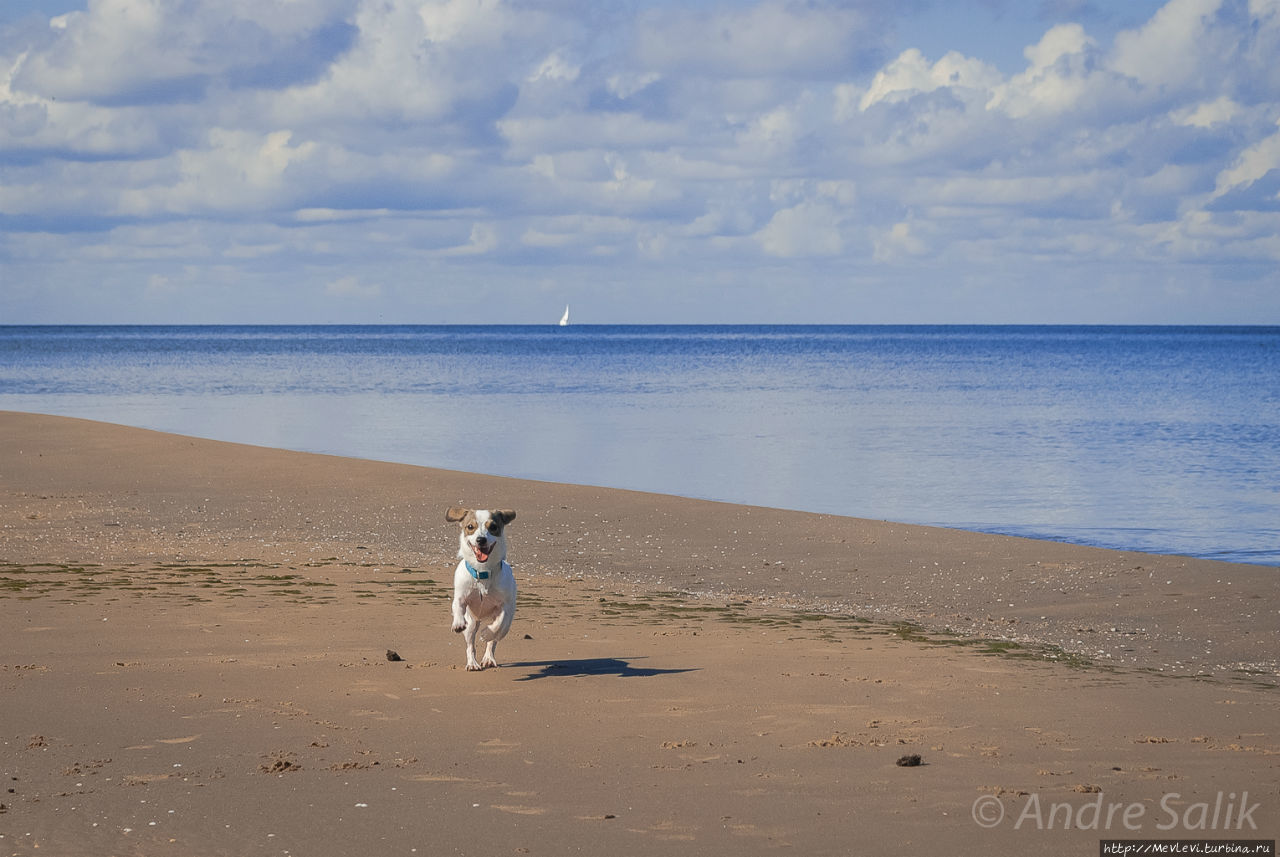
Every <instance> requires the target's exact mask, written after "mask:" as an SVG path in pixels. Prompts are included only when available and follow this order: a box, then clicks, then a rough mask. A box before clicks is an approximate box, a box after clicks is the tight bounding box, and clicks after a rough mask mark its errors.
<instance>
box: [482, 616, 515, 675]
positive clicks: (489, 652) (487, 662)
mask: <svg viewBox="0 0 1280 857" xmlns="http://www.w3.org/2000/svg"><path fill="white" fill-rule="evenodd" d="M512 618H514V617H513V616H512V613H511V611H509V610H503V611H502V612H501V613H499V614H498V618H496V619H494V620H493V621H492V622H490V623H489V624H488V625H486V626H484V628H482V629H481V630H480V639H481V640H483V641H484V642H485V647H484V657H483V658H482V659H481V660H480V666H482V667H496V666H497V665H498V660H497V653H498V641H499V640H501V639H502V638H503V637H505V636H507V631H509V630H510V629H511V620H512Z"/></svg>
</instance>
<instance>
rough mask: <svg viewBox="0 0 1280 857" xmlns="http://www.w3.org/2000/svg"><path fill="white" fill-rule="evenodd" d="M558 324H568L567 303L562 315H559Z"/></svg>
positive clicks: (562, 325)
mask: <svg viewBox="0 0 1280 857" xmlns="http://www.w3.org/2000/svg"><path fill="white" fill-rule="evenodd" d="M560 326H561V327H568V326H569V305H568V304H565V305H564V315H562V316H560Z"/></svg>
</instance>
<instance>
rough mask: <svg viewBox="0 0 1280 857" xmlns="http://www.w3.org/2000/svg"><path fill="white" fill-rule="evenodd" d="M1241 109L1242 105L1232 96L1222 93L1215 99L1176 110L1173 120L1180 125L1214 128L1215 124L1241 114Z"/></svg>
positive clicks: (1228, 120)
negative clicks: (1232, 98) (1233, 99)
mask: <svg viewBox="0 0 1280 857" xmlns="http://www.w3.org/2000/svg"><path fill="white" fill-rule="evenodd" d="M1240 110H1241V108H1240V105H1239V104H1236V103H1235V102H1234V101H1232V100H1231V97H1230V96H1227V95H1222V96H1219V97H1218V98H1215V99H1214V100H1213V101H1205V102H1203V103H1201V104H1196V105H1194V106H1192V107H1184V108H1182V109H1180V110H1176V111H1174V113H1173V121H1175V122H1177V123H1178V124H1179V125H1192V126H1195V127H1196V128H1212V127H1213V126H1214V125H1219V124H1222V123H1224V122H1230V121H1231V120H1232V119H1234V118H1235V117H1236V116H1238V115H1239V114H1240Z"/></svg>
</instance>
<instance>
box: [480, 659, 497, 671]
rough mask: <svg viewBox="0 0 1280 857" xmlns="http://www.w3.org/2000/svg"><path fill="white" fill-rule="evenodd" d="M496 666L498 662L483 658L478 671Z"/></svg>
mask: <svg viewBox="0 0 1280 857" xmlns="http://www.w3.org/2000/svg"><path fill="white" fill-rule="evenodd" d="M497 665H498V662H497V661H495V660H494V659H493V658H485V659H484V660H482V661H481V662H480V669H484V668H485V667H496V666H497Z"/></svg>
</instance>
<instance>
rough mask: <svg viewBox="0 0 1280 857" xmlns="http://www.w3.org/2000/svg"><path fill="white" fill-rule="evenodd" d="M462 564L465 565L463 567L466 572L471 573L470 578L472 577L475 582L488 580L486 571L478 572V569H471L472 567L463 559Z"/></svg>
mask: <svg viewBox="0 0 1280 857" xmlns="http://www.w3.org/2000/svg"><path fill="white" fill-rule="evenodd" d="M462 564H463V565H465V566H466V567H467V571H469V572H471V576H472V577H474V578H475V579H476V580H488V579H489V572H487V571H480V570H479V569H477V568H473V567H472V565H471V563H469V562H467V561H466V560H465V559H464V560H463V561H462Z"/></svg>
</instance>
